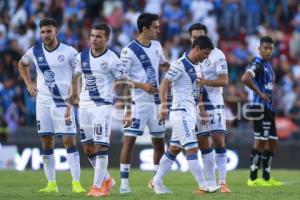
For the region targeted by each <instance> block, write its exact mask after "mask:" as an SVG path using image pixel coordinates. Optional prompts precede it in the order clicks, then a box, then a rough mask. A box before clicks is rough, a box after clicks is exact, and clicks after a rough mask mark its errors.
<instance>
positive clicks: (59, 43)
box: [43, 42, 60, 52]
mask: <svg viewBox="0 0 300 200" xmlns="http://www.w3.org/2000/svg"><path fill="white" fill-rule="evenodd" d="M59 46H60V42H58V44H57V46H56V47H55V48H54V49H52V50H51V51H49V50H48V49H47V48H46V46H45V43H43V47H44V49H45V50H46V51H48V52H53V51H55V50H56V49H57V48H58V47H59Z"/></svg>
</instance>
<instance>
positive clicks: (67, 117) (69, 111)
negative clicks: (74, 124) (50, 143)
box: [64, 106, 72, 124]
mask: <svg viewBox="0 0 300 200" xmlns="http://www.w3.org/2000/svg"><path fill="white" fill-rule="evenodd" d="M64 118H65V122H66V124H69V123H70V122H71V119H72V106H67V108H66V112H65V116H64Z"/></svg>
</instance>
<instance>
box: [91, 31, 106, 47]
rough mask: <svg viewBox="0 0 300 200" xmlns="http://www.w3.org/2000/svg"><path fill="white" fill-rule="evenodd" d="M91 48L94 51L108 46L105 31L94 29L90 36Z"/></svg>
mask: <svg viewBox="0 0 300 200" xmlns="http://www.w3.org/2000/svg"><path fill="white" fill-rule="evenodd" d="M90 42H91V47H92V48H93V49H97V50H98V49H99V50H101V49H104V48H106V46H107V42H108V36H107V35H106V34H105V31H104V30H96V29H92V31H91V35H90Z"/></svg>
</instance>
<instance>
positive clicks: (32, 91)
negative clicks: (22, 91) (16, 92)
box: [27, 83, 38, 97]
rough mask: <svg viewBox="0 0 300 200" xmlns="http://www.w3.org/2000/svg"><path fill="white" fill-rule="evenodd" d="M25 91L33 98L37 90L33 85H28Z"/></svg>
mask: <svg viewBox="0 0 300 200" xmlns="http://www.w3.org/2000/svg"><path fill="white" fill-rule="evenodd" d="M27 90H28V92H29V94H30V95H31V96H32V97H35V96H36V95H37V92H38V90H37V87H36V85H35V84H33V83H32V84H30V85H28V86H27Z"/></svg>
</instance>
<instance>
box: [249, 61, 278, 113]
mask: <svg viewBox="0 0 300 200" xmlns="http://www.w3.org/2000/svg"><path fill="white" fill-rule="evenodd" d="M247 71H249V72H251V73H252V75H253V82H254V83H255V84H256V86H257V87H258V88H259V90H260V91H261V92H263V93H265V94H267V95H268V97H269V98H270V99H271V101H269V102H266V101H264V100H263V99H261V98H260V96H259V95H258V94H256V93H255V92H254V91H252V90H251V91H252V92H253V95H252V98H251V99H249V101H250V103H251V104H252V105H263V106H264V107H265V108H267V109H269V110H272V111H274V107H273V85H274V81H275V75H274V71H273V69H272V65H271V63H270V62H269V61H266V60H264V59H263V58H261V57H259V56H256V57H254V59H253V60H252V62H251V63H250V65H249V66H248V67H247ZM250 96H251V95H250Z"/></svg>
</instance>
